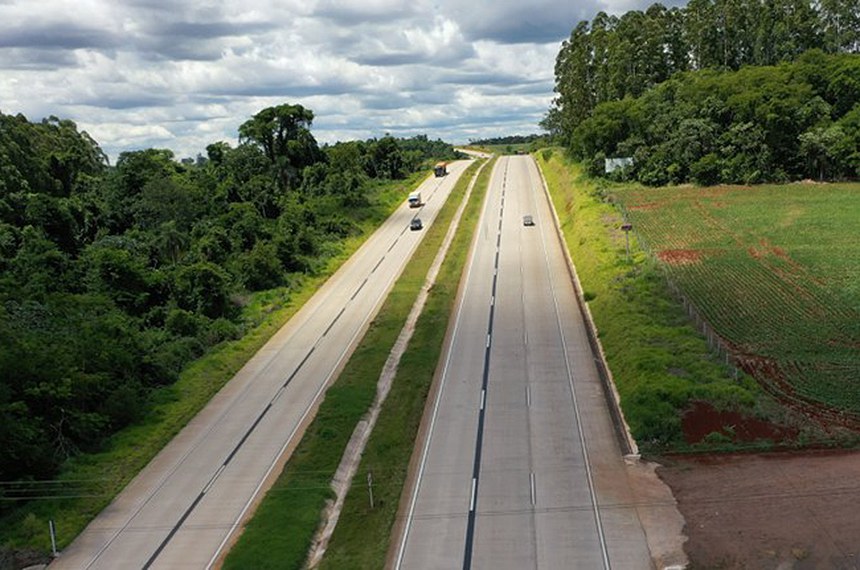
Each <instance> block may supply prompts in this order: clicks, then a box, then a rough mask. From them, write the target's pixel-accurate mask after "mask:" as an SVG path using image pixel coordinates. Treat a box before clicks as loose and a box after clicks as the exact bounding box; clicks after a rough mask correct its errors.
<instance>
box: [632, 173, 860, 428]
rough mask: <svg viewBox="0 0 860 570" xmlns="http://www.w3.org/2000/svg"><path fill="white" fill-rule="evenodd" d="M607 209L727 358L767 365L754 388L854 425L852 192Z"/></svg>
mask: <svg viewBox="0 0 860 570" xmlns="http://www.w3.org/2000/svg"><path fill="white" fill-rule="evenodd" d="M615 198H616V199H617V200H619V201H620V202H621V203H623V204H624V206H625V208H626V210H627V214H628V219H629V221H630V222H631V223H632V224H633V227H634V231H635V232H636V233H637V235H638V236H639V238H640V240H641V241H642V242H643V244H645V245H647V246H648V248H649V249H650V250H651V252H652V253H653V254H654V255H655V256H656V257H657V258H658V259H659V260H660V262H661V263H662V264H663V265H664V267H665V268H666V271H667V272H668V274H669V276H670V278H671V279H672V280H673V281H674V282H675V283H676V284H677V285H678V286H679V287H680V288H681V290H682V291H683V292H684V294H685V295H686V296H687V298H688V300H689V301H690V302H692V303H693V305H695V307H696V308H697V309H698V311H699V313H700V315H701V316H702V317H703V318H704V319H705V320H706V321H707V322H708V323H709V324H710V325H711V327H712V328H713V329H714V330H715V331H716V332H717V334H719V335H720V336H721V337H722V338H723V339H724V340H725V341H726V344H728V345H729V346H730V347H732V348H733V349H734V351H735V352H736V354H737V356H738V357H739V358H741V359H747V360H750V359H753V360H765V361H769V362H772V363H773V364H774V366H770V365H769V366H760V367H759V368H760V372H759V378H758V379H759V380H760V381H762V382H763V383H766V384H768V385H769V386H770V387H771V388H772V389H773V387H774V386H781V388H780V389H781V390H783V391H785V392H792V394H791V396H792V397H800V398H802V399H803V400H806V401H809V402H814V403H818V404H822V405H823V406H826V407H830V408H836V409H838V410H845V411H848V412H851V413H852V414H857V415H860V184H828V185H821V184H791V185H785V186H762V187H755V188H748V187H714V188H705V189H700V188H663V189H639V190H622V191H617V192H616V194H615ZM763 370H767V372H763ZM765 375H769V376H771V377H769V378H766V377H763V376H765ZM787 395H788V394H787Z"/></svg>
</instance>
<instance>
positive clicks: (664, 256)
mask: <svg viewBox="0 0 860 570" xmlns="http://www.w3.org/2000/svg"><path fill="white" fill-rule="evenodd" d="M657 257H659V258H660V261H662V262H664V263H668V264H670V265H684V264H687V263H698V262H699V260H701V259H702V253H701V252H700V251H697V250H695V249H664V250H663V251H659V252H657Z"/></svg>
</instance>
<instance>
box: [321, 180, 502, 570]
mask: <svg viewBox="0 0 860 570" xmlns="http://www.w3.org/2000/svg"><path fill="white" fill-rule="evenodd" d="M491 171H492V164H488V165H487V166H486V167H485V168H484V169H483V171H482V172H481V174H480V175H479V177H478V180H477V183H476V184H475V188H474V189H473V190H472V194H471V197H470V199H469V203H468V205H467V206H466V210H465V211H464V212H463V217H462V219H461V221H460V225H459V229H458V231H457V234H456V236H455V237H454V241H453V242H452V244H451V247H450V249H449V250H448V255H447V256H446V258H445V261H444V263H443V264H442V267H441V269H440V271H439V275H438V276H437V279H436V282H435V284H434V285H433V288H432V289H431V290H430V295H429V297H428V299H427V304H426V305H425V307H424V311H423V312H422V314H421V316H420V317H419V319H418V322H417V324H416V327H415V332H414V334H413V336H412V339H411V341H410V342H409V347H408V349H407V350H406V353H405V354H404V355H403V358H402V359H401V361H400V366H399V367H398V370H397V375H396V376H395V379H394V382H393V384H392V387H391V392H390V393H389V395H388V399H387V400H386V402H385V405H384V406H383V408H382V411H381V412H380V415H379V420H378V421H377V424H376V428H375V429H374V430H373V433H372V434H371V436H370V440H369V441H368V444H367V447H366V449H365V452H364V455H363V456H362V462H361V465H360V466H359V469H358V474H357V475H356V478H355V482H354V484H353V486H352V487H351V488H350V491H349V493H348V495H347V497H346V502H345V504H344V508H343V510H342V512H341V515H340V520H339V522H338V525H337V528H336V529H335V531H334V534H333V535H332V538H331V541H330V543H329V547H328V550H327V552H326V555H325V557H324V558H323V560H322V564H321V566H320V567H321V568H338V569H340V568H382V567H383V566H384V565H385V557H386V553H387V551H388V548H389V542H390V539H391V531H392V528H393V527H394V523H395V519H396V516H397V512H398V503H399V501H400V497H401V493H402V491H403V486H404V483H405V481H406V473H407V468H408V465H409V460H410V457H411V455H412V448H413V446H414V443H415V438H416V435H417V433H418V427H419V424H420V422H421V416H422V413H423V411H424V404H425V401H426V398H427V394H428V391H429V389H430V385H431V383H432V380H433V375H434V373H435V370H436V365H437V363H438V362H439V357H440V355H441V352H442V344H443V342H444V339H445V333H446V330H447V328H448V321H449V317H450V315H451V312H452V309H453V306H454V301H455V299H456V297H457V289H458V287H459V284H460V276H461V275H462V272H463V267H464V266H465V263H466V259H467V257H468V253H469V247H470V245H471V242H472V236H473V234H474V228H475V225H476V224H477V221H478V218H479V216H480V211H481V205H482V203H483V199H484V195H485V194H486V189H487V183H488V181H489V177H490V173H491ZM368 474H371V475H372V481H373V485H372V490H373V497H374V504H373V507H372V508H371V505H370V500H369V492H368V486H367V484H366V481H367V477H368Z"/></svg>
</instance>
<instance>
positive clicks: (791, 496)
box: [658, 451, 860, 570]
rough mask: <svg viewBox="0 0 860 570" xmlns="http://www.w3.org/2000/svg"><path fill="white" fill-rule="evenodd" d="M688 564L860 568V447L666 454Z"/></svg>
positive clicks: (665, 472)
mask: <svg viewBox="0 0 860 570" xmlns="http://www.w3.org/2000/svg"><path fill="white" fill-rule="evenodd" d="M661 463H662V464H663V467H661V468H659V469H658V474H659V475H660V477H661V478H662V479H663V480H664V481H665V482H666V483H667V484H668V485H669V486H670V487H671V489H672V491H673V493H674V496H675V499H676V500H677V501H678V507H679V509H680V511H681V514H682V515H683V516H684V518H685V520H686V527H685V534H686V535H687V537H688V541H687V543H686V546H685V551H686V553H687V555H688V557H689V559H690V568H691V569H700V568H720V569H735V568H738V569H740V568H744V569H746V568H755V569H762V570H765V569H780V570H787V569H798V570H801V569H831V568H833V569H860V452H858V451H819V452H816V451H813V452H803V453H789V452H785V453H777V452H775V453H767V454H756V455H749V454H736V455H723V456H710V457H703V456H699V457H684V458H678V457H674V458H670V459H664V460H663V461H661Z"/></svg>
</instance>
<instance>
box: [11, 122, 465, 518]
mask: <svg viewBox="0 0 860 570" xmlns="http://www.w3.org/2000/svg"><path fill="white" fill-rule="evenodd" d="M312 119H313V113H312V112H311V111H310V110H309V109H305V108H303V107H301V106H298V105H282V106H278V107H272V108H268V109H264V110H262V111H261V112H260V113H258V114H257V115H255V116H254V117H253V118H252V119H251V120H249V121H247V122H246V123H244V124H243V125H242V126H241V127H240V141H241V142H240V144H239V146H238V147H235V148H233V147H231V146H230V145H229V144H227V143H225V142H216V143H213V144H210V145H209V146H208V147H207V148H206V152H207V158H206V159H202V158H201V159H200V160H198V161H196V162H195V161H189V160H184V161H177V160H176V159H175V156H174V154H173V152H172V151H170V150H167V149H144V150H137V151H130V152H124V153H122V154H121V155H120V156H119V158H118V160H117V162H116V165H115V166H113V167H111V166H109V165H108V164H107V159H106V157H105V156H104V154H103V153H102V152H101V150H100V149H99V147H98V145H97V144H96V143H95V141H93V140H92V139H91V138H90V137H89V136H88V135H87V134H86V133H85V132H81V131H78V130H77V127H76V126H75V124H74V123H73V122H71V121H65V120H60V119H57V118H56V117H51V118H49V119H46V120H44V121H42V122H40V123H30V122H29V121H28V120H27V119H26V118H25V117H23V116H21V115H18V116H14V117H13V116H6V115H3V114H2V113H0V336H2V338H4V339H8V342H4V343H3V346H2V347H0V420H2V421H3V427H2V428H0V446H2V448H3V449H4V451H7V452H6V453H4V454H2V456H0V480H11V479H19V478H21V479H27V478H49V477H51V476H53V475H54V474H55V473H56V472H57V471H58V470H59V469H60V467H61V466H62V465H63V464H64V463H65V462H66V461H67V459H68V458H75V457H78V456H79V455H80V454H82V453H85V452H89V451H92V450H98V449H99V448H100V446H101V445H102V444H103V443H104V442H105V441H106V440H107V439H108V438H109V437H110V436H111V434H113V433H115V432H116V430H118V429H120V428H123V427H124V426H127V425H129V424H130V423H134V422H138V421H139V420H140V419H141V418H143V417H145V416H146V414H147V413H148V410H149V409H150V405H151V404H150V403H151V402H152V401H157V400H159V398H161V397H162V396H161V394H163V393H164V390H166V389H168V388H166V387H168V386H170V385H171V384H172V383H173V382H174V381H176V379H177V378H178V377H179V376H180V373H181V371H182V370H183V369H184V368H185V367H186V366H188V365H189V363H190V362H191V361H193V360H194V359H196V358H199V357H200V356H201V355H202V354H204V353H205V352H206V351H207V350H209V349H210V348H211V347H213V346H215V345H217V344H219V343H222V342H224V341H225V340H230V339H235V338H236V337H237V336H240V335H241V334H242V333H243V332H244V331H245V330H246V329H247V327H248V325H249V323H247V322H245V321H244V320H243V317H242V314H243V312H242V307H241V305H242V304H243V303H245V302H246V301H247V299H248V298H250V297H251V293H252V292H255V291H262V290H267V289H281V288H284V287H287V288H290V289H288V290H291V288H292V287H293V285H294V284H299V283H301V282H302V281H303V276H304V275H315V274H323V273H324V272H327V271H329V270H330V268H329V265H330V264H331V263H332V262H333V260H336V259H340V257H339V256H340V255H342V252H344V251H349V247H350V246H349V243H351V242H352V241H354V240H357V239H360V236H363V235H365V233H366V231H367V229H368V228H369V227H372V226H373V225H374V224H376V223H378V221H380V220H381V219H382V218H383V217H384V216H385V215H387V213H389V212H390V211H391V208H392V206H393V204H395V203H399V202H400V201H402V199H403V196H402V189H401V190H399V191H398V190H397V189H396V188H400V187H397V186H393V185H390V183H388V182H386V181H387V180H390V179H393V178H397V179H400V180H411V181H413V182H414V181H415V180H414V179H412V178H410V177H411V176H412V172H414V171H421V170H423V169H425V168H426V162H427V161H430V160H434V159H444V158H448V157H451V156H453V149H452V148H451V146H450V145H448V144H446V143H443V142H441V141H429V140H428V139H427V138H426V137H424V136H419V137H413V138H412V139H405V140H401V139H394V138H392V137H386V139H384V141H375V140H372V141H367V142H361V141H357V142H352V143H339V144H337V145H333V146H331V147H325V148H322V149H320V148H318V146H317V144H316V142H315V141H314V140H313V136H312V135H311V134H310V130H309V129H310V126H311V121H312ZM368 165H374V168H373V169H371V170H370V171H368ZM375 176H384V177H387V178H385V179H382V178H375ZM410 183H411V182H410ZM385 184H389V186H385ZM132 403H133V404H134V405H131V404H132ZM7 508H8V504H4V505H2V506H0V510H2V509H7Z"/></svg>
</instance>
